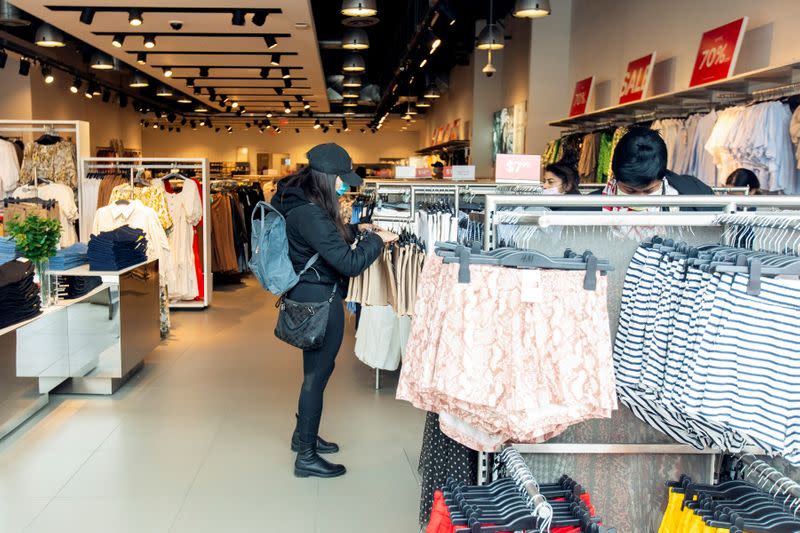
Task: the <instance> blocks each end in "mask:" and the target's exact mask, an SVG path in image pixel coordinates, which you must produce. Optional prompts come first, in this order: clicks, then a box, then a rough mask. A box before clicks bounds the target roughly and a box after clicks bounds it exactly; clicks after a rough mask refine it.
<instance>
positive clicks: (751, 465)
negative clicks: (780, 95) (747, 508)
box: [736, 453, 800, 514]
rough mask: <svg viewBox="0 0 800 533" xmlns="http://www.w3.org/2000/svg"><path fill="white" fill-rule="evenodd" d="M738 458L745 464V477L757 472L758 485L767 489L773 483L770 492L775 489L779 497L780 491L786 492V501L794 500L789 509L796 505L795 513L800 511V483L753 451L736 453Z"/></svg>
mask: <svg viewBox="0 0 800 533" xmlns="http://www.w3.org/2000/svg"><path fill="white" fill-rule="evenodd" d="M736 458H737V459H738V460H739V462H741V463H742V464H744V465H745V467H744V470H742V476H743V477H744V479H747V477H748V476H751V475H752V474H754V473H755V474H756V482H755V483H756V485H758V486H759V487H760V488H762V489H765V490H766V488H767V485H768V484H769V483H772V486H771V487H770V488H769V490H768V492H769V494H770V495H772V491H773V490H775V496H776V497H778V495H779V494H780V493H783V494H785V495H786V499H785V500H784V503H786V502H788V501H789V500H790V499H793V500H794V501H793V502H792V504H791V505H790V506H789V510H790V511H791V509H792V508H793V507H795V506H796V508H795V511H794V512H795V514H797V512H798V511H800V483H797V482H796V481H794V480H792V479H790V478H789V477H787V476H786V474H784V473H782V472H781V471H780V470H777V469H776V468H774V467H772V466H771V465H769V464H768V463H767V462H765V461H764V460H762V459H759V458H758V457H757V456H756V455H753V454H752V453H739V454H736Z"/></svg>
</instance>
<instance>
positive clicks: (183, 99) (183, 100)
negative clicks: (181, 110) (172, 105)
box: [178, 96, 192, 104]
mask: <svg viewBox="0 0 800 533" xmlns="http://www.w3.org/2000/svg"><path fill="white" fill-rule="evenodd" d="M178 103H179V104H191V103H192V101H191V100H189V99H188V98H186V97H185V96H181V97H180V98H178Z"/></svg>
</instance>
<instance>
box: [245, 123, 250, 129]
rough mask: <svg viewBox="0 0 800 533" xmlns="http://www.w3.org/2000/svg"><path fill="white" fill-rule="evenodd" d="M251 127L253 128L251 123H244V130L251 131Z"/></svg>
mask: <svg viewBox="0 0 800 533" xmlns="http://www.w3.org/2000/svg"><path fill="white" fill-rule="evenodd" d="M250 126H251V124H250V123H249V122H245V123H244V129H246V130H249V129H250Z"/></svg>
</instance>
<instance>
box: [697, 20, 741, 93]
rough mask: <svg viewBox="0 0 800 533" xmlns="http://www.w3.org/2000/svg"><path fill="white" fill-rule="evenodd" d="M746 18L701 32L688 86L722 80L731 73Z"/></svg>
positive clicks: (734, 65)
mask: <svg viewBox="0 0 800 533" xmlns="http://www.w3.org/2000/svg"><path fill="white" fill-rule="evenodd" d="M747 20H748V19H747V17H742V18H740V19H739V20H734V21H733V22H729V23H728V24H725V25H724V26H720V27H719V28H714V29H713V30H709V31H707V32H705V33H704V34H703V38H702V39H700V49H699V50H698V51H697V59H695V61H694V70H693V71H692V80H691V82H689V87H694V86H696V85H702V84H704V83H710V82H712V81H719V80H724V79H725V78H729V77H731V76H732V75H733V70H734V69H735V68H736V60H737V59H738V57H739V50H740V49H741V47H742V40H743V39H744V32H745V29H746V28H747Z"/></svg>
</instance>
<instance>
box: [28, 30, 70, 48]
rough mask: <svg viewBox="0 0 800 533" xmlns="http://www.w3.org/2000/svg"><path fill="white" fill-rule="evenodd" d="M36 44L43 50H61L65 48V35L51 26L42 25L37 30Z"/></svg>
mask: <svg viewBox="0 0 800 533" xmlns="http://www.w3.org/2000/svg"><path fill="white" fill-rule="evenodd" d="M35 42H36V45H37V46H41V47H43V48H61V47H63V46H65V43H64V34H63V33H61V30H59V29H57V28H54V27H53V26H51V25H50V24H42V25H40V26H39V28H38V29H37V30H36V38H35Z"/></svg>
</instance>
